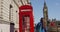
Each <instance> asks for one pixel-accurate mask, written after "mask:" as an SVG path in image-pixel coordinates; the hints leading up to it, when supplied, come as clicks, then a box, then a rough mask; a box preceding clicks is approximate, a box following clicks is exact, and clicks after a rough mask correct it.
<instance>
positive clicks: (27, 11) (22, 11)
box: [19, 5, 34, 32]
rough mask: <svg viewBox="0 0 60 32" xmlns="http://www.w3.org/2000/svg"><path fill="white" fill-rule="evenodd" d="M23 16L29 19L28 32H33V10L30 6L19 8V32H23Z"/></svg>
mask: <svg viewBox="0 0 60 32" xmlns="http://www.w3.org/2000/svg"><path fill="white" fill-rule="evenodd" d="M23 16H29V18H30V31H29V32H34V18H33V8H32V6H31V5H23V6H21V7H19V32H23V31H22V30H23V29H22V28H23V27H22V21H23ZM24 32H25V31H24Z"/></svg>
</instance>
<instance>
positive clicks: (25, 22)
mask: <svg viewBox="0 0 60 32" xmlns="http://www.w3.org/2000/svg"><path fill="white" fill-rule="evenodd" d="M22 28H23V29H22V31H23V32H30V17H29V16H24V17H23V21H22Z"/></svg>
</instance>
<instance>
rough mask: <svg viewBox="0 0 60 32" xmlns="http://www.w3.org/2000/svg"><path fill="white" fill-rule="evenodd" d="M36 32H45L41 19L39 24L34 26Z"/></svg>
mask: <svg viewBox="0 0 60 32" xmlns="http://www.w3.org/2000/svg"><path fill="white" fill-rule="evenodd" d="M36 32H45V29H44V27H43V18H41V20H40V22H39V23H38V24H37V26H36Z"/></svg>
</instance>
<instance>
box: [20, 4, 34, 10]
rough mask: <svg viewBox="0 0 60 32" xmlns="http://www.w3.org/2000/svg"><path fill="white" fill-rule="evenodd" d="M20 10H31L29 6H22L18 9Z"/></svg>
mask: <svg viewBox="0 0 60 32" xmlns="http://www.w3.org/2000/svg"><path fill="white" fill-rule="evenodd" d="M19 9H20V10H23V9H33V8H32V6H31V5H22V6H20V7H19Z"/></svg>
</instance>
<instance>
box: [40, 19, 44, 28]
mask: <svg viewBox="0 0 60 32" xmlns="http://www.w3.org/2000/svg"><path fill="white" fill-rule="evenodd" d="M40 22H41V24H42V29H43V18H41V19H40Z"/></svg>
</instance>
